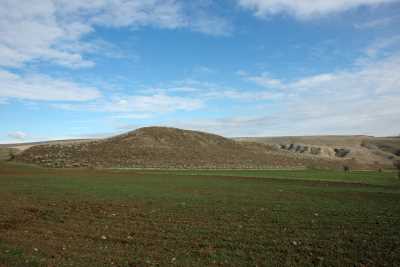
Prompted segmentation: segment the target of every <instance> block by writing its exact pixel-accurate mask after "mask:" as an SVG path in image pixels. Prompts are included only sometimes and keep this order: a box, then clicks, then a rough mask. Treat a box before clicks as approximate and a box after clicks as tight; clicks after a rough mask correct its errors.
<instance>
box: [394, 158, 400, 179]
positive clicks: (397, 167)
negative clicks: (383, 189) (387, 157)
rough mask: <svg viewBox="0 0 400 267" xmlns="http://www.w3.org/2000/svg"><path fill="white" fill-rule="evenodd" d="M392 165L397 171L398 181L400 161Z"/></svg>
mask: <svg viewBox="0 0 400 267" xmlns="http://www.w3.org/2000/svg"><path fill="white" fill-rule="evenodd" d="M393 165H394V167H395V168H396V169H397V177H398V178H399V179H400V160H396V161H395V162H394V163H393Z"/></svg>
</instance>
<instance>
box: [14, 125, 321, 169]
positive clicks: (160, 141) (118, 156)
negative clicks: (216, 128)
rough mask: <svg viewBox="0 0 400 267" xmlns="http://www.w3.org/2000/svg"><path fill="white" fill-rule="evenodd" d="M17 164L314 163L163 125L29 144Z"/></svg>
mask: <svg viewBox="0 0 400 267" xmlns="http://www.w3.org/2000/svg"><path fill="white" fill-rule="evenodd" d="M16 160H18V161H21V162H26V163H35V164H39V165H42V166H46V167H62V168H64V167H67V168H68V167H96V168H110V167H113V168H116V167H119V168H271V167H273V168H279V167H301V166H306V165H308V164H314V165H315V162H314V161H315V160H313V159H307V160H304V159H301V158H297V157H295V156H292V155H289V153H286V154H285V153H282V152H280V151H277V150H276V149H274V148H273V147H272V146H268V145H264V144H255V143H251V142H245V143H242V142H237V141H234V140H231V139H227V138H224V137H222V136H218V135H214V134H208V133H203V132H196V131H188V130H180V129H175V128H165V127H146V128H141V129H138V130H135V131H132V132H129V133H126V134H122V135H118V136H115V137H111V138H107V139H103V140H97V141H90V142H81V143H71V144H47V145H38V146H33V147H31V148H29V149H27V150H25V151H24V152H23V153H21V154H20V155H18V156H17V157H16ZM319 161H320V162H322V161H321V160H319ZM321 164H322V163H321ZM327 164H328V162H327Z"/></svg>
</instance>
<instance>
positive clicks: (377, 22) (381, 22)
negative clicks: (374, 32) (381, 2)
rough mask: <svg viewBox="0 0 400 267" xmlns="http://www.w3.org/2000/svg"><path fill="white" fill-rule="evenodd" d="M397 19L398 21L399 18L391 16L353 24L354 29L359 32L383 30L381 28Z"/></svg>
mask: <svg viewBox="0 0 400 267" xmlns="http://www.w3.org/2000/svg"><path fill="white" fill-rule="evenodd" d="M399 19H400V16H392V17H385V18H379V19H373V20H369V21H365V22H362V23H355V24H354V28H356V29H360V30H363V29H374V28H383V27H386V26H388V25H391V24H393V23H395V22H396V21H398V20H399Z"/></svg>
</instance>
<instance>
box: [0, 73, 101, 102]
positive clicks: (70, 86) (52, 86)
mask: <svg viewBox="0 0 400 267" xmlns="http://www.w3.org/2000/svg"><path fill="white" fill-rule="evenodd" d="M0 85H1V87H0V98H2V99H8V98H16V99H25V100H45V101H87V100H93V99H96V98H99V97H100V96H101V93H100V92H99V91H98V90H97V89H96V88H92V87H86V86H82V85H79V84H77V83H74V82H70V81H68V80H61V79H54V78H51V77H48V76H44V75H17V74H14V73H11V72H8V71H2V70H0Z"/></svg>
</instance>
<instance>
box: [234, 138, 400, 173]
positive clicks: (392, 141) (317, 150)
mask: <svg viewBox="0 0 400 267" xmlns="http://www.w3.org/2000/svg"><path fill="white" fill-rule="evenodd" d="M236 140H237V141H243V142H256V143H260V144H265V145H270V146H273V147H275V148H276V149H278V150H281V151H288V152H291V153H293V154H298V155H303V156H307V155H310V154H311V155H315V156H317V157H320V158H324V159H337V158H343V159H354V160H355V161H357V162H359V163H362V164H367V165H383V166H391V165H392V164H393V162H394V161H395V160H399V159H400V138H398V137H373V136H364V135H356V136H288V137H255V138H250V137H249V138H236Z"/></svg>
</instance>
